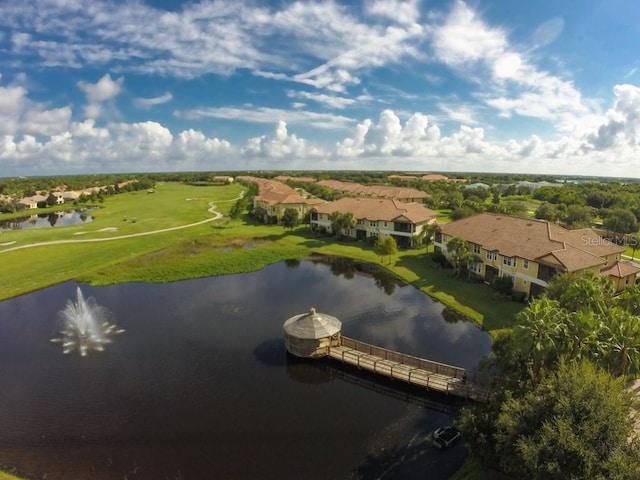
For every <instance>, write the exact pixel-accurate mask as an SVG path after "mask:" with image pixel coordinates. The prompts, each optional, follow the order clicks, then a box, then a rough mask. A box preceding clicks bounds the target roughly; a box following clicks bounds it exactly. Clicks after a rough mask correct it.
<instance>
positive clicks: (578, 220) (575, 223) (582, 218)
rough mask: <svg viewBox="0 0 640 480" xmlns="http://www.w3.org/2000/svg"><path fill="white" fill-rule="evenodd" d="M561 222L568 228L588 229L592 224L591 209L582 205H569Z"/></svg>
mask: <svg viewBox="0 0 640 480" xmlns="http://www.w3.org/2000/svg"><path fill="white" fill-rule="evenodd" d="M563 220H564V222H565V223H566V224H567V225H569V226H570V227H574V228H578V227H588V226H590V225H591V222H593V208H591V207H587V206H584V205H576V204H573V205H569V206H568V207H567V211H566V213H565V215H564V218H563Z"/></svg>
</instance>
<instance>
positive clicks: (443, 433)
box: [431, 425, 461, 450]
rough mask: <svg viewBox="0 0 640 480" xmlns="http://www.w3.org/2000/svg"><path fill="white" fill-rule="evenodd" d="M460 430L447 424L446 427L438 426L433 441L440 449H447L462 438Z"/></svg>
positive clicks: (432, 437)
mask: <svg viewBox="0 0 640 480" xmlns="http://www.w3.org/2000/svg"><path fill="white" fill-rule="evenodd" d="M460 435H461V433H460V430H458V429H457V428H456V427H453V426H451V425H447V426H445V427H440V428H437V429H436V430H435V431H434V432H433V434H432V436H431V442H432V443H433V446H434V447H436V448H440V449H443V450H444V449H445V448H449V447H451V446H452V445H453V444H455V443H456V442H457V441H458V439H459V438H460Z"/></svg>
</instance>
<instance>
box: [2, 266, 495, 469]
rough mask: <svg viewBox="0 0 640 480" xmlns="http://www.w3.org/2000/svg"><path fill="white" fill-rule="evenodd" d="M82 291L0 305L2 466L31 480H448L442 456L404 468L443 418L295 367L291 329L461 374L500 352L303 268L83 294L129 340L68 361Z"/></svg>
mask: <svg viewBox="0 0 640 480" xmlns="http://www.w3.org/2000/svg"><path fill="white" fill-rule="evenodd" d="M341 271H342V270H341ZM77 287H78V285H77V284H75V283H65V284H61V285H57V286H55V287H51V288H48V289H46V290H42V291H39V292H36V293H33V294H30V295H25V296H22V297H18V298H14V299H12V300H8V301H5V302H1V303H0V365H2V368H0V391H2V395H0V465H8V466H10V467H16V468H17V469H18V471H19V473H21V474H22V475H23V476H24V477H28V478H43V477H44V476H45V474H46V478H48V479H49V480H51V479H58V478H114V479H116V478H117V479H122V478H125V475H128V476H129V478H150V479H157V478H166V477H169V478H174V477H177V478H260V479H265V480H270V479H274V480H275V479H277V480H288V479H291V480H293V479H299V478H301V475H300V472H304V476H303V477H304V478H305V479H308V480H314V479H326V478H335V479H349V478H365V474H366V475H367V478H376V476H377V477H380V476H381V475H382V473H383V472H387V470H388V469H390V470H388V471H389V472H393V471H398V472H400V471H402V472H403V473H404V474H406V475H404V476H396V477H395V478H405V479H409V480H411V479H413V478H424V476H425V471H428V472H429V478H431V479H434V480H438V479H445V478H447V475H446V473H447V472H441V473H438V468H439V467H438V466H437V463H438V461H439V459H440V458H442V457H441V456H434V455H435V454H433V452H431V451H426V453H425V454H424V455H422V456H419V457H415V458H414V457H413V456H411V455H404V454H403V452H404V453H406V452H409V451H411V445H414V444H415V442H417V441H418V440H417V439H419V438H422V436H423V435H425V434H426V433H427V432H428V431H429V430H433V429H434V428H435V427H437V426H438V425H439V424H441V423H443V422H448V421H449V414H448V413H447V412H443V411H441V410H438V409H437V408H432V407H430V406H429V405H427V404H426V403H425V404H419V403H415V402H414V401H413V400H411V399H410V397H409V396H407V395H405V393H406V391H403V390H401V389H396V388H391V387H394V385H393V383H392V382H388V383H385V382H380V381H377V380H376V381H372V382H371V383H370V385H376V386H375V387H369V386H367V385H368V384H367V383H366V382H365V380H367V378H366V377H363V376H360V375H359V372H358V371H357V370H349V369H340V368H338V367H336V366H333V365H332V364H331V363H328V362H329V360H327V361H326V362H325V361H321V363H319V364H315V365H314V364H306V365H305V364H300V363H296V362H290V361H289V360H288V359H287V356H286V353H285V350H284V342H283V330H282V324H283V322H284V321H285V320H286V319H287V318H290V317H291V316H293V315H296V314H298V313H301V312H306V311H307V310H308V308H309V306H311V305H314V306H316V307H317V308H318V310H319V311H322V312H327V313H328V314H330V315H334V316H336V317H338V318H339V319H340V320H341V321H342V322H343V332H344V333H345V335H348V336H350V337H355V338H358V339H361V340H363V341H366V342H370V343H376V344H379V345H380V346H383V347H386V348H394V349H397V350H400V351H404V352H406V353H409V354H414V355H418V356H423V357H427V358H433V359H434V360H437V361H442V362H446V363H452V364H456V365H460V366H463V367H473V366H476V365H477V364H478V362H479V360H480V358H481V357H482V356H483V355H485V354H486V353H488V351H489V347H490V340H489V337H488V335H487V334H486V333H484V332H482V331H481V330H479V329H478V328H477V327H475V325H473V324H471V323H469V322H457V323H455V324H449V323H447V322H445V321H444V319H443V318H442V316H441V312H442V309H443V307H442V305H440V304H437V303H434V302H432V301H431V300H430V299H429V298H428V297H425V296H424V295H423V294H422V293H420V292H419V291H418V290H417V289H415V288H414V287H412V286H410V285H404V286H403V285H400V284H397V285H396V286H395V290H394V292H393V293H392V294H390V295H381V294H380V292H381V290H380V288H379V287H378V286H376V281H375V278H374V276H372V275H371V274H369V273H368V272H360V271H356V272H355V273H354V275H353V278H350V279H348V278H345V276H344V275H342V274H340V275H338V276H335V275H334V274H333V273H332V272H331V269H330V268H329V267H328V266H327V265H325V264H322V263H318V262H311V261H302V262H299V263H298V264H297V266H296V267H293V266H292V264H291V263H289V264H288V265H287V264H286V263H284V262H283V263H279V264H276V265H271V266H269V267H268V268H265V269H263V270H262V271H259V272H253V273H250V274H243V275H229V276H223V277H214V278H205V279H198V280H189V281H185V282H175V283H170V284H142V283H132V284H120V285H112V286H109V287H91V286H88V285H84V286H82V287H81V288H82V291H83V292H84V294H85V296H87V297H89V296H93V297H94V298H96V301H97V302H98V303H99V304H100V305H103V306H105V307H107V308H108V309H109V310H110V311H111V312H112V313H113V315H114V317H115V318H117V319H118V325H119V326H120V327H122V328H124V329H126V332H127V333H126V334H125V335H122V336H121V337H120V338H118V341H117V342H114V343H113V344H111V345H110V346H109V348H107V349H106V350H105V351H104V352H103V353H102V354H101V355H87V357H84V358H81V357H80V356H76V355H61V354H60V350H59V348H56V346H55V345H52V344H51V343H50V342H49V339H50V338H51V337H52V336H53V335H55V332H56V331H57V330H58V325H57V323H56V315H55V314H56V312H57V311H58V310H59V309H60V307H61V304H63V302H64V299H68V298H72V297H74V295H75V294H76V293H77V290H76V289H77ZM370 380H373V379H370ZM383 387H385V388H383ZM386 387H388V388H386ZM394 392H395V393H394ZM398 392H405V393H403V394H402V395H404V396H400V395H399V394H398ZM392 393H393V395H392ZM411 393H412V395H414V396H415V398H422V399H424V400H429V401H436V402H438V403H445V404H448V402H449V400H450V399H446V398H445V399H444V400H443V402H440V400H441V397H437V396H433V395H432V394H430V393H427V392H424V391H420V392H418V391H411ZM383 451H384V452H392V451H393V452H396V453H397V454H391V455H383V454H382V453H381V452H383ZM248 452H249V453H248ZM399 458H404V459H405V460H404V463H403V464H402V465H395V466H394V465H388V463H389V462H394V461H395V460H396V459H399ZM283 459H286V460H287V461H286V462H284V461H283ZM327 459H329V461H328V460H327ZM434 462H435V464H434ZM434 465H435V466H434ZM134 467H137V468H138V469H139V473H138V474H137V476H135V477H133V476H131V475H130V474H129V473H128V472H131V471H132V470H133V469H134ZM409 467H411V468H412V469H414V470H415V472H414V473H413V474H409V473H407V470H406V469H407V468H409ZM376 468H378V469H381V470H380V471H378V472H377V473H372V472H373V471H374V470H375V469H376ZM425 468H426V469H427V470H425ZM369 474H371V476H370V477H368V475H369ZM385 475H387V476H385V478H392V474H391V473H388V474H385ZM398 475H400V474H398Z"/></svg>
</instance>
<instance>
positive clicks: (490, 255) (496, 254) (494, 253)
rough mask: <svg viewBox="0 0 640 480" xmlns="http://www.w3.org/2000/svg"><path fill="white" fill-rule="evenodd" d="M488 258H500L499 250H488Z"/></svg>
mask: <svg viewBox="0 0 640 480" xmlns="http://www.w3.org/2000/svg"><path fill="white" fill-rule="evenodd" d="M487 259H489V260H497V259H498V252H497V251H495V252H487Z"/></svg>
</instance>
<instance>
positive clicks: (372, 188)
mask: <svg viewBox="0 0 640 480" xmlns="http://www.w3.org/2000/svg"><path fill="white" fill-rule="evenodd" d="M318 185H320V186H322V187H327V188H330V189H331V190H333V191H335V192H338V193H339V194H343V195H350V196H353V197H374V198H395V199H397V200H400V201H401V202H420V203H424V201H425V200H426V199H427V198H429V195H428V194H427V193H425V192H423V191H422V190H417V189H415V188H406V187H394V186H392V185H360V184H359V183H351V182H341V181H339V180H321V181H319V182H318Z"/></svg>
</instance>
